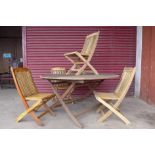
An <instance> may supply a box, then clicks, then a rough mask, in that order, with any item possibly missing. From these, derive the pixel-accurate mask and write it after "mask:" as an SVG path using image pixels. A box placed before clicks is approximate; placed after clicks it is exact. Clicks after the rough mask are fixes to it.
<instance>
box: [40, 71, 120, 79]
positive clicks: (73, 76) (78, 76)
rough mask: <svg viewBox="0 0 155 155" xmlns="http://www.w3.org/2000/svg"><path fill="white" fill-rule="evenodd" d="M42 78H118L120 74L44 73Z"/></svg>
mask: <svg viewBox="0 0 155 155" xmlns="http://www.w3.org/2000/svg"><path fill="white" fill-rule="evenodd" d="M40 77H41V78H42V79H46V80H60V81H91V80H104V79H114V78H118V77H119V75H116V74H108V73H105V74H99V75H95V74H87V75H52V74H48V75H44V76H40Z"/></svg>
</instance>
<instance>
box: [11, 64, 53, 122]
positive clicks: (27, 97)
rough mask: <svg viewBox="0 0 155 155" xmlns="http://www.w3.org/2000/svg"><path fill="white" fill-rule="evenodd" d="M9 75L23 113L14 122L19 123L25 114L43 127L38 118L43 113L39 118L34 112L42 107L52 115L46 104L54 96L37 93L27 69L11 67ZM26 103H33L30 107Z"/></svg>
mask: <svg viewBox="0 0 155 155" xmlns="http://www.w3.org/2000/svg"><path fill="white" fill-rule="evenodd" d="M11 73H12V76H13V79H14V82H15V85H16V88H17V91H18V94H19V96H20V97H21V99H22V101H23V104H24V107H25V109H26V110H25V111H24V112H23V113H21V114H20V115H19V116H18V117H17V119H16V121H17V122H19V121H20V120H22V119H23V118H24V117H25V116H26V115H27V114H29V115H30V116H31V117H32V119H33V120H34V121H35V122H36V123H37V124H38V125H43V124H42V122H41V120H40V117H42V116H43V115H44V112H43V113H41V114H40V115H39V116H37V115H36V114H35V112H36V110H37V109H38V108H40V107H41V106H43V107H44V108H45V110H46V111H48V113H50V114H52V115H54V112H53V111H52V110H51V109H50V108H49V107H48V105H47V104H46V103H47V102H48V101H49V100H51V99H52V98H53V97H54V96H55V95H54V94H48V93H39V92H38V90H37V88H36V86H35V83H34V81H33V78H32V74H31V71H30V70H29V69H27V68H15V69H13V68H12V67H11ZM28 101H35V103H34V104H33V105H32V106H29V104H28Z"/></svg>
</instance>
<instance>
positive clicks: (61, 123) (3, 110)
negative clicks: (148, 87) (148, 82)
mask: <svg viewBox="0 0 155 155" xmlns="http://www.w3.org/2000/svg"><path fill="white" fill-rule="evenodd" d="M95 104H97V101H96V100H95V99H94V97H91V98H88V99H87V100H84V101H82V102H79V103H78V104H71V105H69V107H70V109H72V110H73V111H76V112H78V111H80V110H81V109H83V108H87V107H90V106H92V105H95ZM120 110H121V111H122V113H123V114H124V115H125V116H126V117H127V118H128V119H129V120H130V121H131V125H128V126H127V125H125V124H124V123H123V122H122V121H121V120H120V119H119V118H117V116H115V115H112V116H111V117H109V118H108V119H107V120H106V121H105V122H103V123H98V122H96V120H97V119H98V118H99V116H100V115H99V114H98V113H96V112H95V110H94V111H90V112H88V113H85V114H83V115H81V116H79V117H78V119H79V121H80V122H81V123H82V124H83V125H84V128H87V129H137V128H138V129H141V128H142V129H151V128H155V106H153V105H148V104H146V103H145V102H144V101H142V100H140V99H137V98H126V99H125V100H124V101H123V103H122V105H121V107H120ZM23 111H24V108H23V105H22V103H21V100H20V98H19V96H18V94H17V92H16V90H15V89H3V90H0V128H3V129H26V128H27V129H76V128H77V127H76V126H75V125H74V123H73V122H72V121H71V120H70V118H69V117H68V115H67V114H66V113H65V112H64V110H63V109H62V108H58V109H56V111H55V113H56V116H55V117H53V116H50V115H49V114H47V115H45V116H44V117H42V118H41V120H42V122H43V123H44V126H43V127H40V126H38V125H36V124H35V122H34V121H33V120H32V119H31V118H30V117H29V116H27V117H25V118H24V119H23V121H21V122H20V123H16V122H15V118H16V117H17V116H18V114H20V113H21V112H23Z"/></svg>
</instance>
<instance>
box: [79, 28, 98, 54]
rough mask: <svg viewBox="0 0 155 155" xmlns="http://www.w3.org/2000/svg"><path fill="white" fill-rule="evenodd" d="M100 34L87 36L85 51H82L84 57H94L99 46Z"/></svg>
mask: <svg viewBox="0 0 155 155" xmlns="http://www.w3.org/2000/svg"><path fill="white" fill-rule="evenodd" d="M99 34H100V31H98V32H95V33H92V34H90V35H87V36H86V39H85V42H84V45H83V49H82V51H81V54H82V55H83V56H87V57H92V56H93V54H94V52H95V48H96V45H97V41H98V38H99Z"/></svg>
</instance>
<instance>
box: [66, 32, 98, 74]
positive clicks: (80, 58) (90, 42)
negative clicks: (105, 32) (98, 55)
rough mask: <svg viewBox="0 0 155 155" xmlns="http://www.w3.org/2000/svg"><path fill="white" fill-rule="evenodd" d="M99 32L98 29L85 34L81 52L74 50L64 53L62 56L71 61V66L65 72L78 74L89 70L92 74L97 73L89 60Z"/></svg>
mask: <svg viewBox="0 0 155 155" xmlns="http://www.w3.org/2000/svg"><path fill="white" fill-rule="evenodd" d="M99 33H100V32H99V31H98V32H95V33H92V34H90V35H88V36H86V39H85V42H84V45H83V49H82V51H81V53H80V52H77V51H75V52H71V53H66V54H64V56H65V57H66V58H67V59H68V60H69V61H71V63H73V66H72V67H71V68H70V69H69V70H68V72H67V74H75V75H80V74H83V73H84V72H90V71H91V72H93V73H94V74H98V72H97V70H96V69H95V68H94V67H93V66H92V65H91V64H90V61H91V59H92V56H93V54H94V52H95V48H96V45H97V41H98V38H99Z"/></svg>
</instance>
